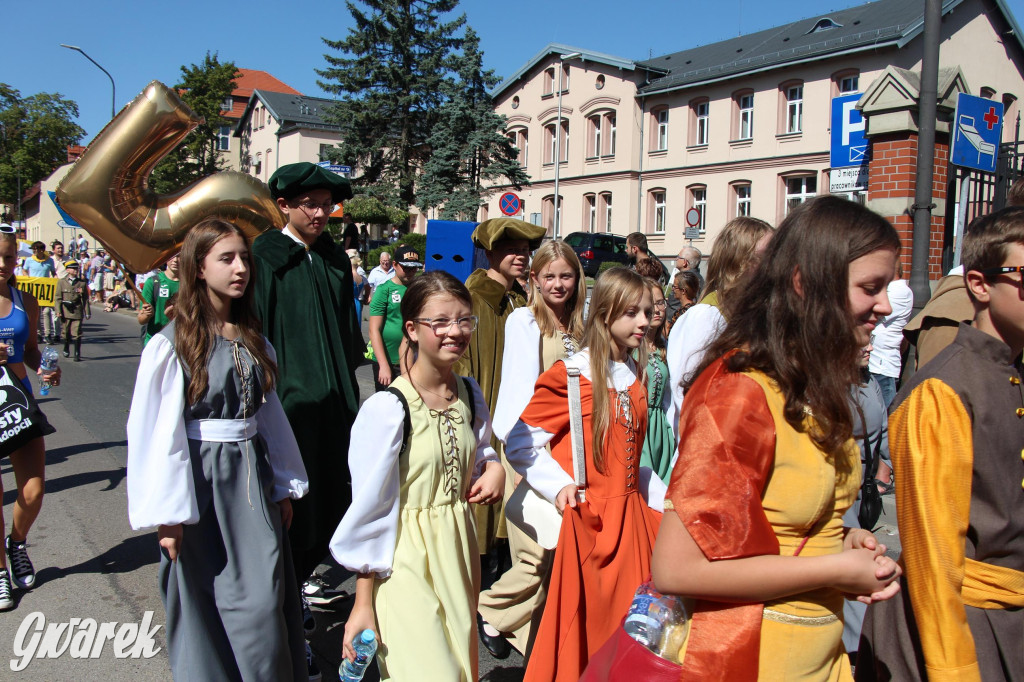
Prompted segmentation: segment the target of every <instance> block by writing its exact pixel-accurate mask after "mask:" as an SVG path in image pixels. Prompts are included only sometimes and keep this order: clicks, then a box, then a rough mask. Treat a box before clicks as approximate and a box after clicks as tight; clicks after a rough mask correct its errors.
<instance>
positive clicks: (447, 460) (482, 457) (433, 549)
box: [331, 376, 497, 682]
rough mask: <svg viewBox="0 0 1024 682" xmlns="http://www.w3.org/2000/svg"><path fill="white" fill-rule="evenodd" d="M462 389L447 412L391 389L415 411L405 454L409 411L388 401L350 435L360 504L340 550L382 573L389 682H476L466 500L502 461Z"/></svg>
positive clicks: (480, 412)
mask: <svg viewBox="0 0 1024 682" xmlns="http://www.w3.org/2000/svg"><path fill="white" fill-rule="evenodd" d="M457 383H458V387H459V389H458V391H459V394H458V399H457V400H456V401H455V402H453V403H452V405H451V406H450V407H449V408H447V409H445V410H442V411H438V410H433V409H430V408H428V407H427V406H426V405H425V404H424V403H423V400H422V399H421V398H420V396H419V394H418V393H417V392H416V389H415V388H413V386H412V384H411V383H409V381H408V380H407V379H406V377H405V376H402V377H399V378H398V379H396V380H395V381H394V382H392V384H391V385H392V386H393V387H394V388H396V389H398V390H399V391H401V392H402V395H403V396H404V397H405V400H406V402H407V403H408V405H409V416H410V422H411V436H410V438H409V447H408V449H407V450H404V451H402V436H403V431H404V428H403V427H402V419H403V416H404V411H403V410H402V408H401V405H400V403H399V401H398V399H397V398H396V397H395V396H394V395H392V394H391V393H389V392H386V391H384V392H380V393H377V394H375V395H374V396H372V397H371V398H369V399H368V400H367V401H366V403H365V404H364V405H363V408H362V409H361V410H360V411H359V416H358V417H357V418H356V423H355V424H354V425H353V429H352V449H351V450H350V452H349V458H350V460H349V461H350V462H351V466H352V467H353V470H352V480H353V502H352V506H351V507H350V508H349V511H348V513H346V515H345V518H344V519H343V520H342V522H341V524H340V525H339V526H338V530H337V531H336V532H335V535H334V538H333V539H332V541H331V552H332V554H333V555H334V557H335V559H337V561H338V563H339V564H341V565H342V566H344V567H346V568H348V569H349V570H352V571H356V572H360V573H376V574H377V578H376V580H375V581H374V587H373V608H374V614H375V616H376V619H377V627H378V634H379V636H380V647H379V649H378V653H377V661H378V665H379V668H380V674H381V680H415V679H428V678H429V679H437V680H453V681H454V680H464V681H467V682H475V680H476V679H477V633H476V620H475V613H476V600H477V595H478V594H479V592H480V558H479V552H478V550H477V538H476V528H475V522H474V518H473V512H472V510H471V509H470V505H469V504H468V503H467V502H466V493H467V492H468V490H469V488H470V483H471V480H472V479H473V477H474V471H477V472H478V471H479V470H480V469H482V466H483V464H484V462H485V461H496V459H497V457H496V455H495V453H494V451H493V449H492V448H490V446H489V445H488V444H487V441H488V440H489V437H490V418H489V416H488V414H487V410H486V408H484V407H483V402H482V397H481V395H480V393H479V388H478V387H477V385H476V383H475V382H472V381H471V382H470V385H471V386H472V388H473V393H474V394H473V395H470V393H469V392H468V391H467V387H466V383H465V382H464V381H463V380H462V379H461V378H460V379H459V381H458V382H457ZM471 400H474V401H475V402H476V419H475V422H476V423H475V424H474V423H473V417H472V416H471V414H472V412H471V408H470V405H471V403H470V402H469V401H471ZM396 413H397V414H396ZM478 441H482V443H483V445H482V446H481V447H479V448H478V447H477V443H478ZM357 448H360V449H361V451H360V452H359V453H357V452H356V450H357ZM400 451H401V452H400ZM396 460H397V466H395V463H396ZM360 466H361V467H363V468H364V470H359V469H357V467H360Z"/></svg>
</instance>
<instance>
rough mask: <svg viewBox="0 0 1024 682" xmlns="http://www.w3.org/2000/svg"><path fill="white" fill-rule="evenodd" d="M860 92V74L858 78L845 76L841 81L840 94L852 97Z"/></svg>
mask: <svg viewBox="0 0 1024 682" xmlns="http://www.w3.org/2000/svg"><path fill="white" fill-rule="evenodd" d="M855 92H860V74H857V75H856V76H843V77H842V78H840V79H839V94H840V95H852V94H853V93H855Z"/></svg>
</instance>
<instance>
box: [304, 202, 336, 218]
mask: <svg viewBox="0 0 1024 682" xmlns="http://www.w3.org/2000/svg"><path fill="white" fill-rule="evenodd" d="M335 206H337V204H314V203H313V202H312V201H303V202H302V203H301V204H299V208H301V209H302V210H303V212H305V213H312V214H316V211H317V209H320V210H321V211H323V212H324V214H325V215H329V214H331V213H334V207H335Z"/></svg>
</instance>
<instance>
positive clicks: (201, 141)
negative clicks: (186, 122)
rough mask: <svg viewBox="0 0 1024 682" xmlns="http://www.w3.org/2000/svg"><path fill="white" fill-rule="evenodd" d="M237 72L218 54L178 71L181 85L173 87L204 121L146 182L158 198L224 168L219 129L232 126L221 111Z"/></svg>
mask: <svg viewBox="0 0 1024 682" xmlns="http://www.w3.org/2000/svg"><path fill="white" fill-rule="evenodd" d="M237 73H238V69H237V68H236V67H235V63H234V62H223V63H221V61H220V59H219V58H218V56H217V54H216V53H214V54H212V55H211V54H210V53H209V52H207V53H206V58H205V59H203V61H202V63H201V64H192V65H190V66H182V67H181V81H180V82H178V83H176V84H175V85H174V87H175V88H177V90H178V92H179V93H180V95H181V99H182V100H183V101H184V102H185V104H187V105H188V106H189V107H190V108H191V109H192V111H194V112H196V113H197V114H199V115H200V116H202V117H203V118H204V119H205V121H204V122H203V123H202V124H200V125H199V126H198V127H197V128H196V129H195V130H193V131H192V132H191V133H189V135H188V137H186V138H185V139H184V141H182V143H181V144H179V145H178V146H177V147H175V149H174V150H173V151H171V153H170V154H168V155H167V156H165V157H164V158H163V159H162V160H161V161H160V163H158V164H157V166H156V168H154V169H153V174H152V175H151V176H150V178H149V185H150V187H152V188H153V189H154V190H156V192H157V193H159V194H168V193H171V192H176V191H178V190H180V189H183V188H184V187H186V186H187V185H190V184H192V183H193V182H196V181H198V180H202V179H203V178H205V177H206V176H207V175H212V174H213V173H216V172H218V171H222V170H224V169H225V168H226V166H227V164H226V163H225V162H224V161H221V159H220V155H219V154H218V153H217V143H218V137H219V135H220V127H221V126H226V125H231V124H232V121H231V120H229V119H226V118H224V115H223V114H224V111H223V109H222V108H221V107H222V105H223V102H224V100H226V99H227V98H228V97H230V96H231V91H232V90H234V89H235V75H236V74H237Z"/></svg>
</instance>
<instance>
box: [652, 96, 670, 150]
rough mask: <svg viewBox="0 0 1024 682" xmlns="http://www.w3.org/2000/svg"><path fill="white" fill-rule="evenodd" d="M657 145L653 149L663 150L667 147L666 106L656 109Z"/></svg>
mask: <svg viewBox="0 0 1024 682" xmlns="http://www.w3.org/2000/svg"><path fill="white" fill-rule="evenodd" d="M657 120H658V136H657V141H658V146H657V147H656V148H655V150H654V151H656V152H663V151H665V150H667V149H668V107H666V108H664V109H660V110H658V113H657Z"/></svg>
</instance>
